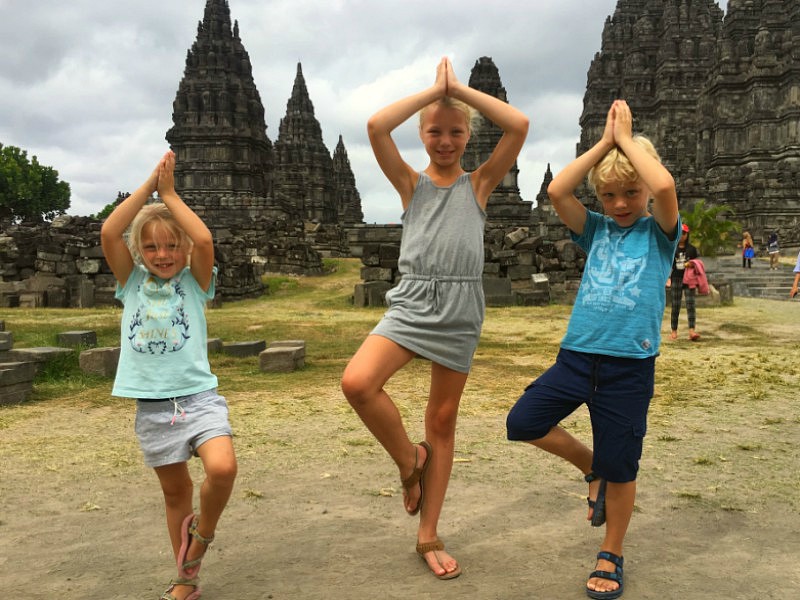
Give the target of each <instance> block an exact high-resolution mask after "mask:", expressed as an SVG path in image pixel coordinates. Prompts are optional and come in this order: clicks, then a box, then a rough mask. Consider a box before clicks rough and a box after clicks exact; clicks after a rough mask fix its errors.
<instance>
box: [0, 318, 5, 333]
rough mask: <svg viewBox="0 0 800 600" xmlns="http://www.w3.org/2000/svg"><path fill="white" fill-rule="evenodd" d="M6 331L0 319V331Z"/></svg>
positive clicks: (3, 322)
mask: <svg viewBox="0 0 800 600" xmlns="http://www.w3.org/2000/svg"><path fill="white" fill-rule="evenodd" d="M5 330H6V322H5V321H4V320H3V319H0V331H5Z"/></svg>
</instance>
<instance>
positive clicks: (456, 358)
mask: <svg viewBox="0 0 800 600" xmlns="http://www.w3.org/2000/svg"><path fill="white" fill-rule="evenodd" d="M472 109H475V110H477V111H479V112H480V113H482V114H483V115H484V116H485V117H487V118H488V119H490V120H491V121H493V122H494V123H495V124H497V125H498V126H499V127H500V128H502V130H503V136H502V137H501V138H500V141H499V142H498V143H497V146H496V147H495V149H494V151H493V152H492V154H491V156H490V157H489V159H488V160H487V161H486V162H485V163H483V164H482V165H481V166H479V167H478V168H477V169H476V170H475V171H473V172H472V173H467V172H465V171H464V170H463V169H462V167H461V157H462V156H463V155H464V150H465V148H466V145H467V142H468V141H469V138H470V134H471V133H472V127H471V123H472V118H473V115H474V112H473V110H472ZM417 112H418V113H419V135H420V138H421V139H422V143H423V146H424V148H425V151H426V153H427V154H428V160H429V162H428V166H427V167H426V168H425V170H424V171H422V172H418V171H416V170H415V169H414V167H412V166H411V165H409V164H408V163H406V162H405V160H404V159H403V157H402V156H401V155H400V152H399V151H398V149H397V146H396V145H395V141H394V139H393V138H392V132H393V131H394V130H395V128H397V127H398V126H399V125H401V124H402V123H403V122H405V121H406V120H408V119H409V118H411V117H412V116H413V115H414V114H415V113H417ZM367 132H368V134H369V139H370V143H371V144H372V150H373V152H374V153H375V158H376V159H377V161H378V165H379V166H380V168H381V170H382V171H383V173H384V174H385V175H386V177H387V179H388V180H389V181H390V183H391V184H392V185H393V186H394V188H395V189H396V190H397V192H398V194H399V195H400V201H401V202H402V206H403V211H404V212H403V216H402V221H403V233H402V240H401V245H400V259H399V269H400V272H401V273H402V279H401V281H400V283H399V284H398V285H397V286H396V287H395V288H393V289H392V290H390V291H389V292H388V293H387V294H386V302H387V304H388V310H387V311H386V314H385V315H384V317H383V319H382V320H381V321H380V322H379V323H378V325H377V326H376V327H375V328H374V329H373V330H372V332H371V334H370V335H369V336H368V337H367V338H366V340H364V342H363V344H362V345H361V347H360V348H359V349H358V351H357V352H356V354H355V355H354V356H353V358H352V359H351V360H350V363H349V364H348V365H347V368H346V369H345V371H344V375H343V376H342V391H343V392H344V395H345V396H346V397H347V400H348V402H350V404H351V405H352V407H353V408H354V409H355V411H356V412H357V413H358V415H359V417H361V420H362V421H363V422H364V424H365V425H366V426H367V428H368V429H369V430H370V431H371V432H372V434H373V435H374V436H375V437H376V438H377V440H378V441H379V442H380V443H381V445H382V446H383V447H384V449H385V450H386V451H387V452H388V453H389V456H391V457H392V459H393V460H394V462H395V463H396V464H397V467H398V469H399V471H400V479H401V481H402V486H403V504H404V507H405V510H406V512H407V513H408V514H409V515H412V516H413V515H416V514H417V513H420V520H419V528H418V530H417V545H416V551H417V553H418V554H419V555H420V556H421V557H422V558H423V559H424V560H425V561H426V563H427V565H428V567H429V568H430V569H431V571H432V572H433V574H434V575H435V576H436V577H438V578H439V579H452V578H454V577H457V576H458V575H459V574H460V573H461V567H460V566H459V564H458V561H456V559H455V558H453V557H452V556H451V555H450V554H449V553H447V552H446V551H445V549H444V544H443V542H442V541H441V540H440V539H439V534H438V531H437V527H438V523H439V516H440V514H441V511H442V505H443V503H444V498H445V492H446V491H447V484H448V482H449V480H450V472H451V470H452V467H453V453H454V447H455V430H456V417H457V414H458V405H459V402H460V401H461V394H462V392H463V390H464V385H465V383H466V381H467V376H468V374H469V371H470V366H471V364H472V357H473V354H474V352H475V348H476V346H477V344H478V338H479V337H480V332H481V327H482V324H483V317H484V306H485V302H484V296H483V287H482V275H483V260H484V254H483V253H484V250H483V231H484V223H485V220H486V203H487V202H488V200H489V195H490V194H491V193H492V190H494V188H495V186H497V184H498V183H500V182H501V181H502V179H503V178H504V177H505V176H506V174H507V173H508V171H509V169H511V167H512V166H513V165H514V161H515V160H516V158H517V155H518V154H519V151H520V149H521V148H522V144H523V142H524V141H525V137H526V135H527V132H528V118H527V117H526V116H525V115H523V114H522V113H521V112H519V111H518V110H517V109H515V108H513V107H512V106H510V105H509V104H507V103H506V102H503V101H502V100H499V99H497V98H494V97H493V96H489V95H488V94H484V93H483V92H480V91H478V90H476V89H474V88H471V87H469V86H467V85H465V84H463V83H461V82H460V81H459V80H458V79H456V76H455V73H454V72H453V66H452V65H451V64H450V61H449V60H448V59H447V58H443V59H442V60H441V62H440V63H439V65H438V67H437V70H436V80H435V82H434V84H433V85H432V86H431V87H429V88H427V89H425V90H422V91H421V92H418V93H416V94H413V95H411V96H408V97H406V98H403V99H402V100H399V101H397V102H394V103H393V104H390V105H389V106H387V107H385V108H383V109H382V110H380V111H378V112H377V113H376V114H374V115H373V116H372V117H371V118H370V119H369V122H368V123H367ZM415 356H421V357H423V358H426V359H428V360H430V361H431V384H430V392H429V396H428V405H427V409H426V411H425V440H424V441H422V442H420V443H419V444H413V443H412V442H411V440H410V439H409V436H408V433H407V431H406V428H405V427H404V425H403V421H402V419H401V416H400V413H399V412H398V410H397V407H396V406H395V404H394V402H393V401H392V399H391V398H390V397H389V395H388V394H387V392H386V390H385V389H384V385H385V384H386V382H387V381H388V380H389V378H391V377H392V375H394V374H395V373H396V372H397V371H398V370H399V369H401V368H402V367H403V366H405V365H406V364H408V363H409V362H410V361H411V360H412V359H413V358H414V357H415ZM364 558H365V561H366V563H365V567H364V568H365V570H366V571H368V570H369V565H368V563H369V557H368V556H367V555H365V557H364Z"/></svg>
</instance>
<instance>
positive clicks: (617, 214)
mask: <svg viewBox="0 0 800 600" xmlns="http://www.w3.org/2000/svg"><path fill="white" fill-rule="evenodd" d="M597 196H598V197H599V198H600V201H601V202H602V204H603V212H604V213H605V214H606V215H607V216H609V217H611V218H612V219H614V221H615V222H616V223H617V225H619V226H620V227H630V226H631V225H633V224H634V223H635V222H636V220H637V219H639V218H640V217H644V216H647V214H648V212H647V201H648V200H649V198H650V190H649V189H648V188H647V186H646V185H644V183H643V182H642V181H641V180H636V181H609V182H608V183H602V184H600V185H599V186H598V187H597Z"/></svg>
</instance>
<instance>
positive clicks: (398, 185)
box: [367, 58, 448, 208]
mask: <svg viewBox="0 0 800 600" xmlns="http://www.w3.org/2000/svg"><path fill="white" fill-rule="evenodd" d="M447 64H448V61H447V59H446V58H443V59H442V60H441V62H440V63H439V66H438V67H437V69H436V81H435V82H434V84H433V85H432V86H431V87H429V88H427V89H425V90H422V91H421V92H417V93H416V94H412V95H411V96H408V97H406V98H403V99H401V100H398V101H397V102H393V103H392V104H390V105H389V106H387V107H385V108H382V109H381V110H379V111H378V112H376V113H375V114H374V115H372V116H371V117H370V118H369V120H368V121H367V135H368V136H369V142H370V144H371V145H372V152H373V153H374V154H375V158H376V159H377V161H378V165H379V166H380V168H381V170H382V171H383V173H384V175H386V178H387V179H388V180H389V182H390V183H391V184H392V185H393V186H394V188H395V189H396V190H397V191H398V192H399V194H400V198H401V200H402V202H403V208H405V207H406V206H407V205H408V202H409V201H410V200H411V196H412V195H413V193H414V187H415V186H416V185H417V178H418V177H419V174H418V173H417V172H416V171H414V169H413V168H411V166H410V165H409V164H408V163H406V162H405V161H404V160H403V157H402V156H401V155H400V151H399V150H398V149H397V145H396V144H395V143H394V140H393V139H392V135H391V134H392V131H394V130H395V129H396V128H397V127H399V126H400V125H401V124H403V123H405V122H406V121H407V120H408V119H409V118H410V117H412V116H413V115H414V114H416V113H417V112H418V111H420V110H422V109H423V108H424V107H426V106H428V105H429V104H431V103H433V102H435V101H436V100H438V99H439V98H443V97H444V95H445V92H446V90H447V80H446V78H447V75H446V66H447Z"/></svg>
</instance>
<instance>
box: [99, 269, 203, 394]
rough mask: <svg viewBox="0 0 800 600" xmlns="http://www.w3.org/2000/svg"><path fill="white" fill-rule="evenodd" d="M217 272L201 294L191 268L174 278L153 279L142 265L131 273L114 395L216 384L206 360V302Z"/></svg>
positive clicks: (123, 296) (124, 292)
mask: <svg viewBox="0 0 800 600" xmlns="http://www.w3.org/2000/svg"><path fill="white" fill-rule="evenodd" d="M216 275H217V270H216V267H215V268H214V272H213V275H212V277H211V285H209V287H208V292H204V291H203V290H202V288H201V287H200V285H199V284H198V283H197V280H196V279H195V278H194V276H193V275H192V272H191V270H190V269H189V267H186V268H185V269H183V270H182V271H181V272H180V273H178V274H177V275H176V276H175V277H173V278H171V279H169V280H164V279H159V278H158V277H155V276H154V275H152V274H151V273H150V272H148V271H147V269H145V268H144V267H143V266H141V265H137V266H135V267H134V269H133V271H131V274H130V276H129V277H128V281H127V282H125V287H120V286H119V285H117V291H116V294H115V297H116V298H117V299H118V300H120V301H121V302H122V304H123V305H124V309H123V311H122V322H121V330H120V355H119V364H118V366H117V375H116V379H115V380H114V388H113V390H112V392H111V393H112V395H114V396H122V397H125V398H173V397H177V396H185V395H188V394H195V393H197V392H202V391H205V390H210V389H214V388H215V387H217V377H216V376H215V375H214V374H213V373H211V368H210V366H209V364H208V346H207V343H208V341H207V338H208V335H207V331H206V318H205V305H206V301H208V300H210V299H212V298H213V297H214V292H215V284H216Z"/></svg>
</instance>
